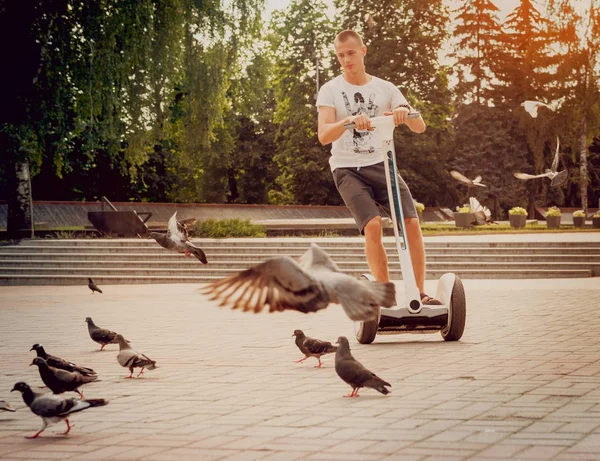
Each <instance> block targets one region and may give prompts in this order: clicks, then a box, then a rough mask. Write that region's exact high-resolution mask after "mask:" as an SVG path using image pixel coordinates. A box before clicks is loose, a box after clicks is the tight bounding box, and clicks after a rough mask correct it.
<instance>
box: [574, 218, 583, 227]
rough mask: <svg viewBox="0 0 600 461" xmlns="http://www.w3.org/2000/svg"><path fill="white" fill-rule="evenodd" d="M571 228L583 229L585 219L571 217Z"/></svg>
mask: <svg viewBox="0 0 600 461" xmlns="http://www.w3.org/2000/svg"><path fill="white" fill-rule="evenodd" d="M573 226H575V227H583V226H585V217H583V216H573Z"/></svg>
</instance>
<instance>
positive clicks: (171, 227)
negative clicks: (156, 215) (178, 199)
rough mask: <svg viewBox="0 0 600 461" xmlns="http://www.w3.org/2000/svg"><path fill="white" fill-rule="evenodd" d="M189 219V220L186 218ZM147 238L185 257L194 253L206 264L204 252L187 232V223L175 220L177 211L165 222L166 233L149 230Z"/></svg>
mask: <svg viewBox="0 0 600 461" xmlns="http://www.w3.org/2000/svg"><path fill="white" fill-rule="evenodd" d="M186 221H189V220H186ZM148 237H149V238H153V239H154V240H156V242H157V243H158V244H159V245H160V246H161V247H163V248H166V249H167V250H171V251H175V252H177V253H183V254H185V256H186V258H189V257H190V255H194V256H195V257H196V258H197V259H198V260H199V261H200V262H201V263H202V264H208V260H207V259H206V254H204V251H202V249H200V248H198V247H197V246H195V245H194V244H193V243H192V242H191V241H190V240H189V236H188V234H187V224H186V223H185V222H181V221H177V212H175V213H173V216H171V218H170V219H169V223H168V224H167V233H166V234H161V233H160V232H150V234H149V235H148Z"/></svg>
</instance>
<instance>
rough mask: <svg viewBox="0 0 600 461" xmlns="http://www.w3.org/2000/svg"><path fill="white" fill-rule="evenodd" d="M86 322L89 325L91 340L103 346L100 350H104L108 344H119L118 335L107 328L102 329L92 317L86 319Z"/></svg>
mask: <svg viewBox="0 0 600 461" xmlns="http://www.w3.org/2000/svg"><path fill="white" fill-rule="evenodd" d="M85 321H86V323H87V325H88V333H89V334H90V338H92V340H94V341H96V342H97V343H98V344H100V345H101V346H102V347H101V348H100V350H103V349H104V346H106V345H107V344H118V343H119V341H118V340H117V333H115V332H114V331H110V330H107V329H106V328H100V327H99V326H97V325H96V324H95V323H94V321H93V320H92V318H91V317H86V318H85Z"/></svg>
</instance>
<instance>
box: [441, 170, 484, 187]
mask: <svg viewBox="0 0 600 461" xmlns="http://www.w3.org/2000/svg"><path fill="white" fill-rule="evenodd" d="M450 175H451V176H452V177H453V178H454V179H456V180H457V181H458V182H460V183H462V184H464V185H466V186H469V187H473V186H477V187H487V186H486V185H485V184H482V183H481V175H479V176H477V177H476V178H475V179H469V178H467V177H466V176H464V175H462V174H461V173H459V172H458V171H456V170H452V171H451V172H450Z"/></svg>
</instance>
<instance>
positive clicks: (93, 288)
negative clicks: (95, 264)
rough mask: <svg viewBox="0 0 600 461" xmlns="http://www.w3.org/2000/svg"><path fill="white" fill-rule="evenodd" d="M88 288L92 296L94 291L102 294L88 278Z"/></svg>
mask: <svg viewBox="0 0 600 461" xmlns="http://www.w3.org/2000/svg"><path fill="white" fill-rule="evenodd" d="M88 288H89V289H90V290H92V294H94V292H95V291H97V292H98V293H102V290H101V289H100V288H98V285H96V284H95V283H94V281H93V280H92V279H91V278H89V277H88Z"/></svg>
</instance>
